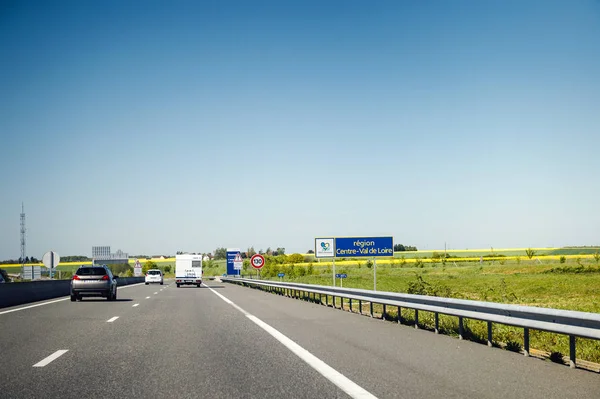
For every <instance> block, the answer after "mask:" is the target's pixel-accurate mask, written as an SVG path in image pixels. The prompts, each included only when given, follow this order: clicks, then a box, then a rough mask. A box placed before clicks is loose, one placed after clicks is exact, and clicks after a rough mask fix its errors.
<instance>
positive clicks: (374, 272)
mask: <svg viewBox="0 0 600 399" xmlns="http://www.w3.org/2000/svg"><path fill="white" fill-rule="evenodd" d="M373 291H377V258H373Z"/></svg>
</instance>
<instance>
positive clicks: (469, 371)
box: [0, 282, 600, 399]
mask: <svg viewBox="0 0 600 399" xmlns="http://www.w3.org/2000/svg"><path fill="white" fill-rule="evenodd" d="M118 296H119V300H118V301H117V302H107V301H106V300H104V299H97V300H96V299H87V298H86V299H84V301H83V302H74V303H72V302H70V301H69V300H68V299H67V298H62V299H58V300H53V301H45V302H40V303H36V304H30V305H24V306H19V307H15V308H8V309H2V310H0V398H100V397H103V398H104V397H122V398H349V397H354V398H374V397H377V398H437V397H444V398H502V399H506V398H544V399H554V398H556V399H564V398H577V399H584V398H594V399H598V398H600V375H598V374H595V373H592V372H588V371H584V370H570V369H569V368H568V367H564V366H560V365H557V364H553V363H550V362H544V361H541V360H538V359H533V358H525V357H524V356H522V355H519V354H515V353H512V352H508V351H503V350H500V349H490V348H488V347H486V346H484V345H480V344H476V343H472V342H467V341H459V340H458V339H456V338H452V337H448V336H436V335H434V334H432V333H431V332H428V331H421V330H415V329H413V328H410V327H407V326H399V325H397V324H395V323H390V322H384V321H381V320H377V319H371V318H369V317H362V316H359V315H356V314H350V313H348V312H342V311H339V310H335V309H332V308H327V307H325V306H320V305H317V304H312V303H307V302H302V301H298V300H294V299H291V298H285V297H281V296H276V295H272V294H267V293H264V292H261V291H258V290H253V289H248V288H243V287H239V286H236V285H230V284H225V283H217V282H209V283H208V284H207V285H206V287H203V288H196V287H182V288H176V287H175V285H167V284H165V285H164V286H160V285H151V286H145V285H143V284H141V285H133V286H127V287H120V288H119V295H118ZM31 305H40V306H33V307H32V306H31Z"/></svg>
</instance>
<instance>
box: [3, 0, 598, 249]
mask: <svg viewBox="0 0 600 399" xmlns="http://www.w3.org/2000/svg"><path fill="white" fill-rule="evenodd" d="M598 38H600V2H599V1H596V0H581V1H549V0H548V1H546V0H540V1H465V0H457V1H422V2H421V1H380V2H365V1H329V2H323V1H298V2H281V1H272V2H261V1H253V2H246V1H235V2H234V1H212V2H163V1H156V2H124V1H114V2H111V1H105V2H91V1H84V2H81V1H63V2H54V1H52V2H45V1H44V2H3V3H2V5H0V51H1V54H2V57H1V59H0V87H2V90H0V150H1V152H2V156H1V157H0V199H1V206H0V259H6V258H16V257H18V256H19V254H20V247H19V213H20V209H21V202H24V203H25V210H26V214H27V228H28V233H27V243H28V249H27V254H28V255H30V256H31V255H33V256H36V257H41V256H42V255H43V253H44V252H45V251H47V250H50V249H53V250H55V251H57V252H59V254H61V255H75V254H83V255H91V247H92V246H93V245H111V246H112V248H113V249H114V250H116V249H119V248H120V249H122V250H124V251H127V252H129V253H131V254H141V253H144V254H159V253H164V254H173V253H175V252H176V251H178V250H183V251H202V252H208V251H212V250H214V249H215V248H217V247H221V246H224V247H241V248H247V247H249V246H254V247H255V248H256V249H257V250H258V249H259V248H263V249H266V248H267V247H269V246H270V247H273V248H275V247H280V246H281V247H285V248H287V250H288V252H292V251H300V252H305V251H306V250H308V249H310V248H311V247H312V246H313V245H314V244H313V239H314V237H316V236H329V235H331V236H348V235H366V236H369V235H372V236H376V235H393V236H394V238H395V241H396V242H397V243H404V244H410V245H416V246H417V247H418V248H420V249H439V248H443V246H444V242H446V243H447V244H448V247H449V248H455V249H463V248H488V247H495V248H501V247H528V246H532V247H545V246H563V245H597V244H600V213H599V212H598V211H597V203H598V200H597V198H598V197H599V196H600V188H599V187H600V186H599V184H598V176H599V172H600V158H599V157H598V155H597V154H598V148H599V146H600V112H598V111H599V110H600V75H599V74H598V71H600V41H599V40H598Z"/></svg>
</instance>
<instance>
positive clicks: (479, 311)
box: [221, 277, 600, 368]
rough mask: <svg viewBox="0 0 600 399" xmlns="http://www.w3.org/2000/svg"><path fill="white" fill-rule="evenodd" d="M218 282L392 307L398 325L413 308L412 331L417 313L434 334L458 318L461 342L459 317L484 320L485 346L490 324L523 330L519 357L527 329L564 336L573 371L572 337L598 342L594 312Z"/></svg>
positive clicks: (318, 287)
mask: <svg viewBox="0 0 600 399" xmlns="http://www.w3.org/2000/svg"><path fill="white" fill-rule="evenodd" d="M221 281H224V282H229V283H235V284H241V285H244V286H253V287H256V288H262V289H265V290H267V291H270V292H276V293H279V294H282V295H286V296H292V297H299V296H301V294H304V295H305V294H309V297H310V294H311V293H312V294H313V299H316V295H317V294H318V295H319V302H322V298H321V296H322V295H325V301H326V305H329V303H328V298H329V296H332V297H333V304H334V306H335V298H336V297H339V298H342V299H341V306H342V308H343V306H344V303H343V299H344V298H346V299H348V300H349V301H350V303H349V305H350V310H352V300H356V301H358V302H359V309H360V312H361V313H362V302H368V303H369V304H370V315H371V317H373V304H375V303H376V304H381V305H383V314H384V315H385V313H386V306H395V307H397V308H398V315H399V316H398V323H401V322H402V318H401V313H400V310H401V308H408V309H413V310H414V311H415V328H418V324H419V311H420V310H422V311H427V312H432V313H433V314H434V323H435V333H436V334H437V333H439V315H440V314H443V315H449V316H456V317H458V329H459V339H463V335H464V327H463V319H464V318H467V319H474V320H481V321H485V322H487V332H488V334H487V335H488V337H487V344H488V346H492V323H498V324H504V325H509V326H515V327H522V328H523V329H524V334H523V338H524V339H523V341H524V344H523V350H524V353H525V356H529V354H530V349H529V330H530V329H532V330H540V331H547V332H552V333H558V334H565V335H568V336H569V365H570V367H571V368H576V367H577V364H576V338H577V337H582V338H591V339H597V340H600V314H597V313H588V312H577V311H571V310H559V309H548V308H537V307H534V306H520V305H509V304H501V303H493V302H483V301H472V300H465V299H454V298H442V297H434V296H425V295H411V294H402V293H395V292H382V291H370V290H362V289H356V288H341V287H329V286H323V285H312V284H299V283H287V282H278V281H266V280H254V279H247V278H235V277H234V278H232V277H221Z"/></svg>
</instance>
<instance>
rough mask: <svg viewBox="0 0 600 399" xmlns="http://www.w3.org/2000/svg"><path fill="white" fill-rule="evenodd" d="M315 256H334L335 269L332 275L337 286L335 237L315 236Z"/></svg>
mask: <svg viewBox="0 0 600 399" xmlns="http://www.w3.org/2000/svg"><path fill="white" fill-rule="evenodd" d="M315 258H317V259H319V261H320V258H332V259H331V265H332V266H333V270H332V273H331V277H332V278H333V286H334V287H335V238H333V237H327V238H315Z"/></svg>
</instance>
